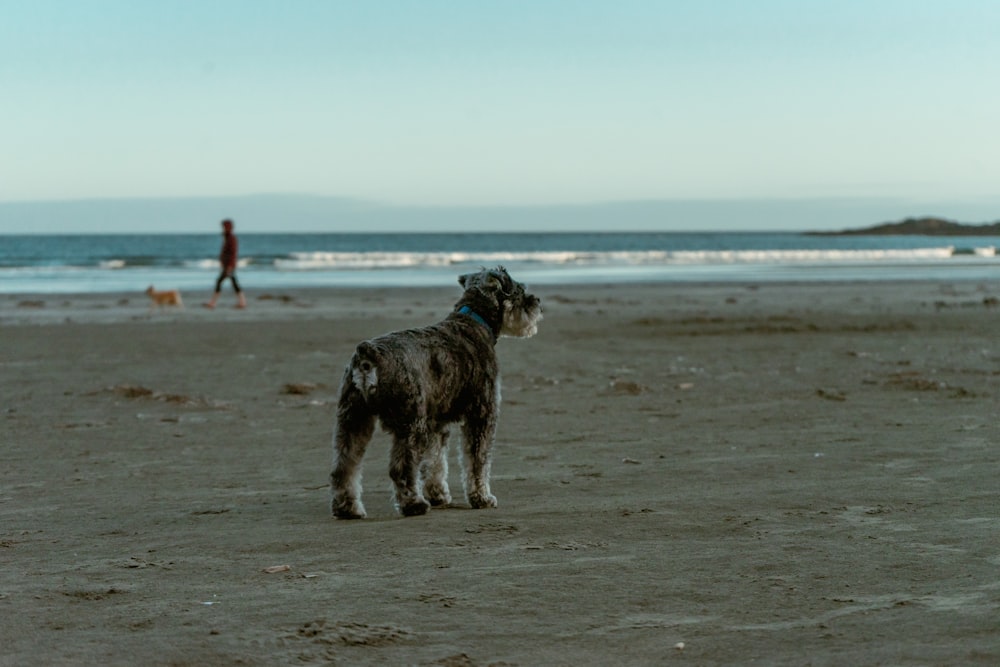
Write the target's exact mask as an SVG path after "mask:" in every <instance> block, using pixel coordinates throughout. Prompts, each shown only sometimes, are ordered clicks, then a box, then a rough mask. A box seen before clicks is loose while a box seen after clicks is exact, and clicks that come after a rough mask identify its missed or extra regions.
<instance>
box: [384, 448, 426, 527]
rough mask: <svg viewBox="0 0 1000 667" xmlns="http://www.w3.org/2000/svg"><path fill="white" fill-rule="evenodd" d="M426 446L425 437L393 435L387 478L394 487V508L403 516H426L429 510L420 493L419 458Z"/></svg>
mask: <svg viewBox="0 0 1000 667" xmlns="http://www.w3.org/2000/svg"><path fill="white" fill-rule="evenodd" d="M426 446H427V443H426V436H420V435H418V434H416V433H406V434H393V441H392V452H391V454H390V460H389V477H390V478H391V479H392V483H393V484H394V485H395V487H396V508H397V509H398V510H399V511H400V513H401V514H402V515H403V516H418V515H420V514H426V513H427V510H428V509H430V503H428V502H427V501H426V500H425V499H424V496H423V494H421V493H420V471H419V466H420V457H421V454H422V453H423V452H424V451H426Z"/></svg>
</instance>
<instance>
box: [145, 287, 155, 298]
mask: <svg viewBox="0 0 1000 667" xmlns="http://www.w3.org/2000/svg"><path fill="white" fill-rule="evenodd" d="M154 291H156V290H154V289H153V286H152V285H150V286H149V287H147V288H146V294H148V295H150V296H152V295H153V292H154Z"/></svg>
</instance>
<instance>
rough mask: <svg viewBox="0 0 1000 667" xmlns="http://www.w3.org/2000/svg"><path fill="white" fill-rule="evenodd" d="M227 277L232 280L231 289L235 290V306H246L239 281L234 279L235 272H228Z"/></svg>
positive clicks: (245, 299)
mask: <svg viewBox="0 0 1000 667" xmlns="http://www.w3.org/2000/svg"><path fill="white" fill-rule="evenodd" d="M229 279H230V280H232V281H233V289H234V290H236V298H237V299H238V302H237V304H236V307H237V308H246V307H247V298H246V296H245V295H244V294H243V290H242V289H241V288H240V282H239V281H238V280H236V274H235V273H232V274H230V275H229Z"/></svg>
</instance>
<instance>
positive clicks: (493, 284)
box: [458, 271, 503, 293]
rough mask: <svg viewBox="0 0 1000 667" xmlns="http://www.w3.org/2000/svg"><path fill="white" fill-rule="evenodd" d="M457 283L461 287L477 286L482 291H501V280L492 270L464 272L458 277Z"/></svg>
mask: <svg viewBox="0 0 1000 667" xmlns="http://www.w3.org/2000/svg"><path fill="white" fill-rule="evenodd" d="M458 284H459V285H461V286H462V288H463V289H469V288H472V287H478V288H479V289H480V290H482V291H483V292H487V293H494V292H502V291H503V280H502V279H501V278H500V276H497V275H496V274H495V273H494V272H492V271H480V272H479V273H466V274H465V275H464V276H459V277H458Z"/></svg>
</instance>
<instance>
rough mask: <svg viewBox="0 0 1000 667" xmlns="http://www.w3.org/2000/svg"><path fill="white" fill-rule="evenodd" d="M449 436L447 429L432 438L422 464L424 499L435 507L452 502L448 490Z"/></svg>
mask: <svg viewBox="0 0 1000 667" xmlns="http://www.w3.org/2000/svg"><path fill="white" fill-rule="evenodd" d="M448 436H449V431H448V429H446V428H445V429H441V431H440V432H439V433H438V434H437V436H435V437H432V438H431V442H430V443H429V445H428V447H427V453H426V454H425V455H424V459H423V461H421V463H420V477H421V478H422V479H423V480H424V498H426V499H427V501H428V502H429V503H430V504H431V505H433V506H435V507H438V506H441V505H447V504H448V503H450V502H451V491H450V490H449V489H448Z"/></svg>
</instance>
